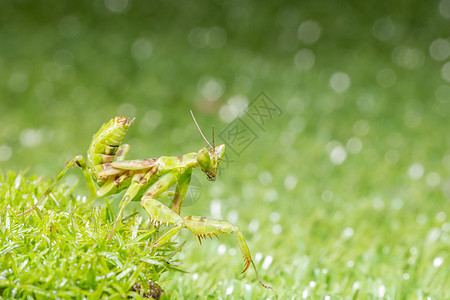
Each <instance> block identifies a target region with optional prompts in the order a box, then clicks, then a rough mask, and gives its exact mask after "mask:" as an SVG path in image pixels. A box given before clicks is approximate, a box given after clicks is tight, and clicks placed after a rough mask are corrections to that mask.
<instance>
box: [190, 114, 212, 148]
mask: <svg viewBox="0 0 450 300" xmlns="http://www.w3.org/2000/svg"><path fill="white" fill-rule="evenodd" d="M189 111H190V112H191V116H192V119H194V123H195V126H197V129H198V131H199V132H200V134H201V135H202V137H203V139H204V140H205V142H206V143H207V144H208V146H209V147H211V149H213V146H211V144H210V143H209V142H208V140H207V139H206V138H205V136H204V135H203V132H202V130H201V129H200V126H198V123H197V120H196V119H195V117H194V113H193V112H192V110H191V109H190V110H189ZM213 140H214V136H213Z"/></svg>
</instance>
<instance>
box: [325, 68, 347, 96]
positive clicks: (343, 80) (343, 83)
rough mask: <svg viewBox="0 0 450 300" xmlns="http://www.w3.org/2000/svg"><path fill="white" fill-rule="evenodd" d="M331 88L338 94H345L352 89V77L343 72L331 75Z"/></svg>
mask: <svg viewBox="0 0 450 300" xmlns="http://www.w3.org/2000/svg"><path fill="white" fill-rule="evenodd" d="M330 87H331V88H332V89H333V90H334V91H336V92H337V93H343V92H345V91H346V90H347V89H348V88H349V87H350V77H348V75H347V74H345V73H343V72H336V73H334V74H333V75H331V78H330Z"/></svg>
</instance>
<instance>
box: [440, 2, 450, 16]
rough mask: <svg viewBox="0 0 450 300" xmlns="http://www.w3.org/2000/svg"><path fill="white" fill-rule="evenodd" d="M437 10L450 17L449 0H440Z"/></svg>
mask: <svg viewBox="0 0 450 300" xmlns="http://www.w3.org/2000/svg"><path fill="white" fill-rule="evenodd" d="M439 12H440V13H441V15H442V16H443V17H444V18H446V19H450V0H441V2H440V3H439Z"/></svg>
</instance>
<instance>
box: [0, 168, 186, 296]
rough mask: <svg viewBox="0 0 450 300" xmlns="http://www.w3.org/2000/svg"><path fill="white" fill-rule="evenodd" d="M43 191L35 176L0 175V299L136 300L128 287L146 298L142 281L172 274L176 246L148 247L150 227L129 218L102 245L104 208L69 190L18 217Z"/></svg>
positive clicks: (106, 223) (106, 224)
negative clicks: (139, 291)
mask: <svg viewBox="0 0 450 300" xmlns="http://www.w3.org/2000/svg"><path fill="white" fill-rule="evenodd" d="M47 186H48V182H47V181H46V180H42V179H40V178H37V177H35V176H31V177H30V176H25V175H24V174H23V173H19V174H16V173H13V172H9V173H8V174H0V199H1V201H0V224H1V231H0V296H3V297H4V298H6V299H9V298H24V299H28V298H30V297H31V298H36V299H48V298H76V299H82V298H84V299H99V298H102V297H109V298H125V297H128V296H131V297H139V296H138V293H137V292H134V291H132V288H133V286H134V287H135V289H136V288H137V287H138V286H140V287H141V289H140V290H141V291H142V293H144V292H146V293H147V292H148V289H149V288H150V287H149V283H150V284H151V283H157V282H159V279H160V276H161V274H163V273H164V272H168V271H174V270H176V268H175V267H174V266H173V264H174V263H175V261H174V260H173V255H174V254H176V253H177V251H178V250H179V249H176V248H175V246H174V245H173V244H169V245H167V246H165V247H163V248H160V249H154V248H151V247H149V245H151V242H152V239H153V238H154V236H155V230H154V229H151V230H144V229H143V227H142V225H145V224H139V223H140V220H142V219H141V218H140V217H139V216H133V217H130V218H128V220H127V221H126V223H125V224H124V225H123V226H122V227H121V228H120V229H119V230H118V231H117V232H116V234H115V235H114V237H113V239H112V240H108V235H109V233H110V232H111V229H112V226H111V223H112V222H111V220H110V219H111V215H112V214H111V212H110V209H109V208H108V207H109V206H107V205H103V206H102V207H100V206H96V205H94V199H88V198H85V197H74V196H73V195H72V193H71V189H70V187H57V188H55V190H54V191H53V192H52V194H51V195H50V199H49V200H48V201H47V202H46V204H45V207H44V208H42V209H40V210H39V212H38V210H35V211H33V212H30V213H28V214H24V215H21V216H20V217H18V216H17V215H18V214H19V213H20V212H22V211H23V210H25V209H27V208H29V207H30V205H31V204H32V203H33V201H34V199H36V198H38V197H39V195H41V194H42V193H43V192H44V189H45V188H46V187H47ZM147 228H148V225H147Z"/></svg>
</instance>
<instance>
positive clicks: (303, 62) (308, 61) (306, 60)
mask: <svg viewBox="0 0 450 300" xmlns="http://www.w3.org/2000/svg"><path fill="white" fill-rule="evenodd" d="M315 60H316V57H315V55H314V52H312V51H311V50H309V49H302V50H300V51H298V52H297V54H296V55H295V58H294V62H295V65H296V66H297V68H299V69H300V70H309V69H311V68H312V67H313V66H314V62H315Z"/></svg>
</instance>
